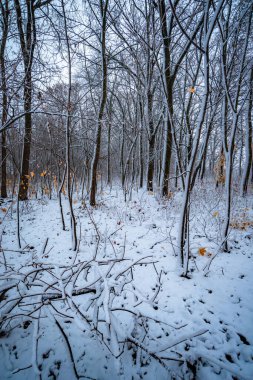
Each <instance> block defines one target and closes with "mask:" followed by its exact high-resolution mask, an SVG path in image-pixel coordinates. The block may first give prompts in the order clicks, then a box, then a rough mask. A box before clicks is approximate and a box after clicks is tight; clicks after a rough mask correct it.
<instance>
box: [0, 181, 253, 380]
mask: <svg viewBox="0 0 253 380" xmlns="http://www.w3.org/2000/svg"><path fill="white" fill-rule="evenodd" d="M127 198H128V199H127V201H126V202H125V200H124V196H123V194H122V191H121V190H118V189H117V188H116V187H115V188H113V190H111V191H109V190H108V191H104V192H103V194H100V200H99V202H98V206H97V207H96V208H93V209H92V208H90V207H88V206H86V205H85V204H84V203H83V202H81V201H78V200H74V209H75V215H76V217H77V224H78V227H77V234H78V238H79V240H80V244H79V250H78V252H77V253H76V252H74V251H73V250H71V232H70V228H69V226H70V222H69V212H68V211H69V210H68V202H67V200H64V201H63V209H64V215H65V222H66V226H67V230H66V231H63V230H62V222H61V217H60V210H59V205H58V201H57V200H56V199H55V200H48V199H41V200H30V201H28V202H22V203H21V204H20V226H21V228H20V233H21V246H22V248H21V249H19V247H18V244H17V233H16V231H17V212H16V204H13V203H11V202H6V203H4V204H2V205H1V210H0V214H1V215H0V216H1V221H2V222H1V226H0V227H1V252H0V256H1V257H0V312H1V319H2V323H1V325H0V328H1V330H0V378H1V379H3V380H5V379H15V380H20V379H22V380H24V379H29V380H31V379H56V378H57V379H59V380H71V379H75V378H83V379H101V380H103V379H126V380H128V379H129V380H130V379H150V380H151V379H152V380H154V379H159V380H163V379H173V378H174V379H201V380H202V379H205V380H215V379H248V380H250V379H253V275H252V273H253V228H252V226H253V223H252V221H253V211H252V205H253V199H252V197H251V198H250V197H248V198H243V199H242V198H240V197H239V196H235V197H234V201H233V219H232V223H231V231H230V235H229V245H230V247H231V249H230V252H229V253H224V252H221V251H220V244H221V232H222V222H223V215H224V195H223V192H222V191H221V190H217V192H215V191H214V189H213V187H212V186H203V187H202V186H200V185H199V186H198V187H196V190H194V192H193V194H192V200H191V202H192V203H191V220H190V252H191V259H190V278H189V279H187V278H183V277H180V276H179V272H178V258H177V257H176V252H177V236H178V223H179V213H180V205H181V200H182V194H181V193H180V192H178V193H175V195H174V196H173V197H172V198H171V199H170V200H166V201H164V200H159V199H157V198H156V197H155V195H153V194H148V193H147V192H143V191H139V192H133V193H132V197H131V200H129V195H128V196H127ZM47 239H48V240H47Z"/></svg>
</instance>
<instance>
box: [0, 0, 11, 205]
mask: <svg viewBox="0 0 253 380" xmlns="http://www.w3.org/2000/svg"><path fill="white" fill-rule="evenodd" d="M0 15H2V25H3V27H2V40H1V46H0V70H1V91H2V125H4V124H5V123H6V121H7V107H8V99H7V83H6V69H5V47H6V42H7V36H8V30H9V2H8V0H5V2H4V1H3V4H2V5H1V13H0ZM1 147H2V157H1V159H2V160H1V177H2V182H1V197H2V198H6V197H7V184H6V181H7V149H6V131H3V132H2V142H1Z"/></svg>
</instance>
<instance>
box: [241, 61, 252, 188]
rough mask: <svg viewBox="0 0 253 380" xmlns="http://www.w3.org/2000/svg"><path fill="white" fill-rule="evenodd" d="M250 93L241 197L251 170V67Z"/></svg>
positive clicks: (246, 186)
mask: <svg viewBox="0 0 253 380" xmlns="http://www.w3.org/2000/svg"><path fill="white" fill-rule="evenodd" d="M249 86H250V93H249V100H248V111H247V124H246V137H245V155H246V157H245V163H244V170H243V177H242V183H241V195H246V194H247V190H248V183H249V177H250V169H251V168H252V143H253V141H252V105H253V66H252V67H251V70H250V80H249Z"/></svg>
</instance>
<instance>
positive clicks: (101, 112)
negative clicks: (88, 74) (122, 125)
mask: <svg viewBox="0 0 253 380" xmlns="http://www.w3.org/2000/svg"><path fill="white" fill-rule="evenodd" d="M108 2H109V0H105V2H104V3H103V1H102V0H101V2H100V11H101V17H102V26H101V28H102V30H101V35H102V40H101V56H102V57H101V59H102V96H101V101H100V107H99V113H98V121H97V130H96V137H95V147H94V153H93V161H92V165H91V187H90V205H91V206H95V205H96V188H97V168H98V162H99V157H100V145H101V132H102V124H103V116H104V109H105V105H106V99H107V57H106V24H107V8H108Z"/></svg>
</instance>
